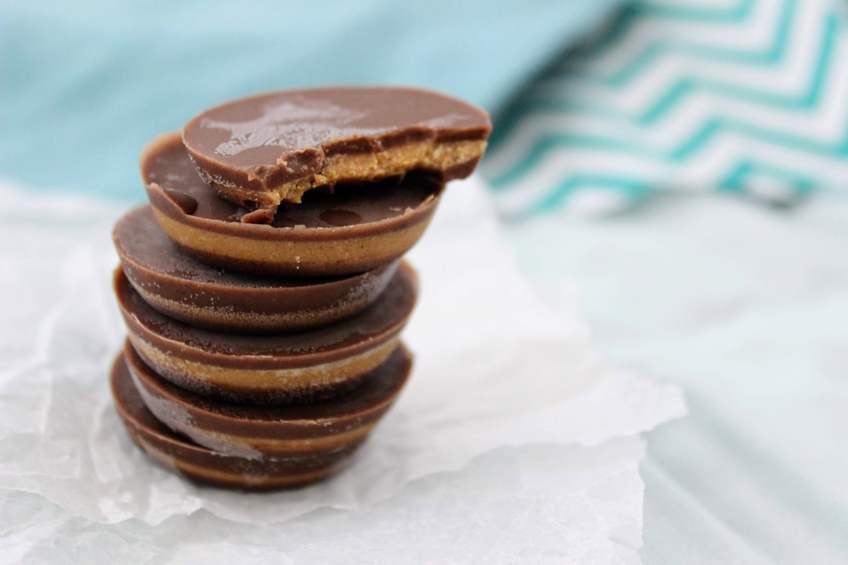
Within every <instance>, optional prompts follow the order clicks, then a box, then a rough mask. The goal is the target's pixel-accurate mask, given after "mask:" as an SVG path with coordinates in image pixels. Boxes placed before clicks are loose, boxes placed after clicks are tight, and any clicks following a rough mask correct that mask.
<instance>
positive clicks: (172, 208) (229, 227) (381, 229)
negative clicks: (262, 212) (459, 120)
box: [139, 132, 445, 242]
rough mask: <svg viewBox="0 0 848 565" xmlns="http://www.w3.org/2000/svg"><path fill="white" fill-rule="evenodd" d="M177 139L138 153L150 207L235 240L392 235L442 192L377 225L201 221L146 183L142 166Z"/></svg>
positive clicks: (160, 140) (165, 138) (424, 215)
mask: <svg viewBox="0 0 848 565" xmlns="http://www.w3.org/2000/svg"><path fill="white" fill-rule="evenodd" d="M176 136H179V134H178V133H176V132H169V133H165V134H161V135H159V136H158V137H156V138H155V139H154V140H153V141H151V142H150V143H148V144H147V145H145V147H144V149H143V150H142V152H141V158H140V160H139V162H140V167H141V176H142V180H143V182H144V187H145V190H146V192H147V195H148V199H149V200H150V203H151V205H152V206H153V207H154V208H157V209H158V210H159V211H160V212H162V213H163V214H166V215H167V216H170V217H171V218H173V219H175V220H177V221H179V222H182V223H184V224H188V225H191V226H193V227H196V228H198V229H201V230H206V231H215V232H218V233H227V234H229V235H233V236H236V237H247V238H253V239H266V240H275V241H291V242H297V241H321V240H324V241H327V240H329V241H338V240H346V239H353V238H358V237H365V236H372V235H380V234H385V233H391V232H393V231H397V230H400V229H402V228H404V227H408V226H410V225H413V224H416V223H419V222H421V221H426V220H427V219H428V215H429V214H432V212H433V211H435V208H436V206H437V205H438V204H439V201H440V200H441V196H442V194H443V193H444V189H445V183H444V182H439V186H438V187H437V188H436V189H434V190H433V193H432V194H431V195H430V196H428V197H426V198H425V199H424V200H423V201H422V202H421V203H420V204H418V205H417V206H415V207H414V208H412V209H411V211H410V212H408V213H404V214H401V215H399V216H392V217H391V218H384V219H382V220H377V221H376V222H365V223H361V224H354V225H350V226H332V227H312V228H309V227H307V228H293V227H286V228H282V227H275V226H271V225H268V224H248V223H241V222H228V221H224V220H218V219H213V218H203V217H200V216H195V215H193V214H186V213H185V212H184V211H183V209H182V208H180V207H179V206H178V205H177V204H176V203H175V202H174V201H173V199H172V198H171V197H170V196H168V194H167V193H166V192H165V188H167V187H165V186H162V185H161V184H159V183H156V182H151V181H149V180H148V179H147V178H146V177H145V174H144V171H145V168H146V167H145V164H146V163H147V161H148V160H150V159H152V158H153V157H154V156H155V155H156V150H157V149H158V148H159V146H161V145H165V144H167V143H171V142H173V140H174V138H175V137H176ZM175 190H176V189H175ZM209 190H210V191H212V192H213V194H214V196H215V197H216V198H220V196H218V195H217V194H215V193H214V189H213V188H212V187H211V186H210V187H209ZM151 193H155V194H156V195H157V196H158V197H159V198H160V199H161V200H163V201H164V202H167V203H168V204H167V206H168V208H169V209H168V210H165V209H163V208H162V207H160V206H157V205H156V204H155V203H154V199H153V198H152V197H151ZM236 226H237V227H236ZM216 228H217V229H216ZM221 228H224V229H221ZM238 232H241V233H238Z"/></svg>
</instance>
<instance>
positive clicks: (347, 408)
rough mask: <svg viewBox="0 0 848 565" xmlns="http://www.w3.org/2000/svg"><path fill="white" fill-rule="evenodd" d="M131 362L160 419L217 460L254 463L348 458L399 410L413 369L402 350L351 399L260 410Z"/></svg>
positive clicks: (133, 358)
mask: <svg viewBox="0 0 848 565" xmlns="http://www.w3.org/2000/svg"><path fill="white" fill-rule="evenodd" d="M124 360H125V362H126V364H127V367H128V368H129V372H130V375H132V379H133V382H134V383H135V386H136V389H137V390H138V392H139V393H140V394H141V397H142V399H143V400H144V404H145V405H146V406H147V409H148V410H149V411H150V412H151V413H152V414H153V415H154V416H155V417H156V419H157V420H159V421H160V422H162V423H163V424H165V425H166V426H167V427H169V428H170V429H171V430H173V431H175V432H177V433H181V434H183V435H185V436H186V437H188V438H190V439H191V440H192V441H193V442H194V443H196V444H198V445H201V446H203V447H206V448H208V449H211V450H213V451H215V452H216V453H220V454H223V455H231V456H234V457H244V458H247V459H254V460H262V459H267V458H283V457H294V456H310V455H311V456H325V455H330V454H332V453H334V452H338V451H342V452H348V451H349V450H350V448H352V447H355V446H356V445H358V444H360V443H361V442H362V441H364V440H365V438H366V436H367V435H368V433H369V432H370V431H371V429H372V428H373V427H374V426H375V425H376V424H377V422H378V421H379V420H380V418H381V417H382V416H383V414H385V413H386V411H387V410H388V409H389V407H390V406H391V405H392V403H394V401H395V399H396V398H397V396H398V394H399V393H400V391H401V389H402V388H403V386H404V384H405V383H406V381H407V378H408V376H409V372H410V368H411V366H412V356H411V354H410V353H409V351H407V350H406V348H405V347H404V346H403V345H399V346H398V347H397V348H396V349H395V350H394V351H393V352H392V354H391V355H389V357H388V359H386V360H385V361H384V362H383V363H381V364H380V365H379V366H378V367H377V368H375V369H374V370H372V371H370V372H369V373H368V374H366V375H365V376H364V377H363V378H362V381H361V383H360V384H359V386H357V387H356V388H355V389H353V390H352V391H350V392H349V393H347V394H344V395H341V396H338V397H335V398H332V399H330V400H326V401H324V402H318V403H314V404H309V405H302V406H301V405H293V406H280V407H260V406H246V405H239V404H227V403H221V402H214V401H210V400H209V399H206V398H204V397H202V396H199V395H197V394H194V393H191V392H188V391H186V390H183V389H181V388H179V387H176V386H174V385H172V384H170V383H169V382H168V381H165V380H164V379H162V378H160V377H159V376H158V375H156V374H155V373H154V372H153V370H152V369H150V368H149V367H148V366H147V365H146V364H145V363H144V361H142V359H141V358H140V357H139V356H138V354H137V353H136V352H135V350H133V348H132V347H130V346H129V345H127V346H126V347H125V348H124Z"/></svg>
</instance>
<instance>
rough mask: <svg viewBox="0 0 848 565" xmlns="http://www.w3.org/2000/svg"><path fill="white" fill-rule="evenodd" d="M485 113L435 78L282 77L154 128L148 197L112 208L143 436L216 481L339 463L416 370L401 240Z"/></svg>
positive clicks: (430, 203)
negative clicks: (406, 83) (322, 80)
mask: <svg viewBox="0 0 848 565" xmlns="http://www.w3.org/2000/svg"><path fill="white" fill-rule="evenodd" d="M490 129H491V126H490V122H489V118H488V116H487V115H486V113H485V112H484V111H482V110H480V109H478V108H476V107H474V106H471V105H469V104H467V103H465V102H462V101H460V100H457V99H454V98H451V97H447V96H444V95H441V94H437V93H434V92H430V91H426V90H420V89H413V88H399V87H338V88H322V89H312V90H297V91H285V92H276V93H271V94H266V95H261V96H256V97H252V98H245V99H242V100H237V101H234V102H231V103H228V104H224V105H222V106H218V107H216V108H212V109H211V110H208V111H206V112H203V113H201V114H200V115H198V116H197V117H195V118H194V119H192V120H191V121H190V122H189V123H188V124H187V125H186V126H185V128H184V129H183V131H182V133H181V134H179V133H173V134H166V135H163V136H161V137H160V138H158V139H156V140H154V141H153V142H152V143H151V144H150V145H148V146H147V147H146V148H145V150H144V152H143V153H142V157H141V174H142V177H143V180H144V184H145V187H146V191H147V195H148V198H149V201H150V203H149V205H145V206H143V207H140V208H136V209H134V210H131V211H130V212H128V213H127V214H125V215H124V216H123V217H122V218H121V219H120V220H119V221H118V223H117V224H116V226H115V229H114V232H113V239H114V242H115V247H116V249H117V251H118V255H119V256H120V259H121V266H120V268H119V269H117V270H116V272H115V277H114V287H115V294H116V296H117V300H118V305H119V307H120V310H121V313H122V315H123V318H124V320H125V322H126V326H127V333H128V337H127V341H126V344H125V346H124V350H123V352H122V353H121V354H120V355H119V356H118V358H117V359H116V360H115V363H114V365H113V368H112V375H111V383H112V392H113V396H114V399H115V404H116V407H117V410H118V413H119V415H120V417H121V419H122V421H123V422H124V424H125V426H126V428H127V430H128V431H129V434H130V436H131V437H132V439H133V440H134V441H135V442H136V443H137V444H138V445H139V446H140V447H141V448H142V449H143V450H144V451H145V452H146V453H147V454H148V455H150V456H151V457H152V458H153V459H155V460H156V461H158V462H159V463H161V464H163V465H165V466H167V467H169V468H172V469H174V470H177V471H179V472H180V473H182V474H184V475H186V476H188V477H190V478H192V479H195V480H198V481H202V482H205V483H211V484H215V485H219V486H225V487H233V488H251V489H268V488H281V487H291V486H298V485H304V484H308V483H311V482H314V481H317V480H320V479H322V478H324V477H327V476H329V475H331V474H333V473H334V472H336V471H338V470H339V469H341V468H342V467H344V465H345V464H346V463H348V462H349V461H350V460H351V457H350V456H351V454H352V453H353V452H354V451H355V450H356V448H357V447H358V446H359V445H361V444H362V442H363V441H365V439H366V437H367V436H368V433H369V432H370V431H371V430H372V429H373V427H374V426H375V425H376V424H377V422H378V421H379V420H380V418H381V417H382V416H383V415H384V414H385V413H386V411H387V410H388V409H389V408H390V407H391V405H392V403H393V402H394V401H395V400H396V398H397V397H398V395H399V394H400V392H401V390H402V389H403V387H404V385H405V383H406V382H407V380H408V378H409V375H410V371H411V368H412V354H411V353H410V351H409V350H408V349H407V348H406V346H405V345H404V344H403V343H402V342H401V339H400V335H401V331H402V330H403V328H404V326H405V325H406V323H407V321H408V320H409V317H410V315H411V314H412V310H413V307H414V305H415V301H416V297H417V294H418V284H417V277H416V275H415V272H414V271H413V269H412V268H411V267H410V266H409V265H408V264H407V263H406V262H404V261H403V260H402V256H403V255H404V253H406V251H408V250H409V249H410V248H411V247H412V246H413V245H414V244H415V243H416V242H417V241H418V239H419V238H420V237H421V235H422V234H423V232H424V230H425V229H426V227H427V225H428V224H429V222H430V220H431V218H432V216H433V213H434V212H435V210H436V207H437V205H438V203H439V199H440V196H441V194H442V191H443V189H444V186H445V183H446V182H448V181H450V180H452V179H456V178H462V177H465V176H468V175H469V174H470V173H471V172H472V171H473V170H474V167H475V166H476V164H477V162H478V161H479V159H480V157H481V156H482V154H483V152H484V150H485V146H486V140H487V138H488V135H489V132H490Z"/></svg>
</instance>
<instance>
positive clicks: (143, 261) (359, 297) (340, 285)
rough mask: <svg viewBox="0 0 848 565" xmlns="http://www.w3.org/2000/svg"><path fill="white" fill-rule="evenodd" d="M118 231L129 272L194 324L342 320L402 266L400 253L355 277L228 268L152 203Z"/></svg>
mask: <svg viewBox="0 0 848 565" xmlns="http://www.w3.org/2000/svg"><path fill="white" fill-rule="evenodd" d="M330 212H332V210H330ZM112 239H113V241H114V243H115V249H116V250H117V251H118V255H119V256H120V258H121V265H122V268H123V270H124V273H125V274H126V276H127V278H128V279H129V281H130V283H132V285H133V287H134V288H135V289H136V290H137V291H138V292H139V293H140V294H141V295H142V297H143V298H144V300H145V301H146V302H147V303H148V304H149V305H151V306H152V307H154V308H156V309H157V310H159V311H160V312H162V313H163V314H165V315H167V316H170V317H172V318H176V319H178V320H181V321H184V322H186V323H188V324H191V325H194V326H199V327H203V328H208V329H215V330H223V331H240V332H251V333H259V332H262V333H268V332H280V331H289V330H302V329H307V328H310V327H316V326H320V325H325V324H329V323H332V322H335V321H338V320H340V319H342V318H345V317H348V316H351V315H353V314H356V313H357V312H359V311H361V310H362V309H363V308H365V307H367V306H368V305H370V304H371V303H372V302H373V301H374V300H375V299H376V298H377V296H379V295H380V293H381V292H382V291H383V290H385V288H386V286H387V285H388V284H389V281H390V280H391V278H392V276H393V275H394V273H395V271H396V269H397V262H396V261H395V262H392V263H389V264H387V265H383V266H382V267H378V268H377V269H374V270H372V271H368V272H365V273H362V274H359V275H354V276H351V277H345V278H323V279H314V280H304V279H285V278H279V277H275V278H271V277H257V276H246V275H242V274H238V273H232V272H228V271H223V270H220V269H217V268H214V267H211V266H208V265H206V264H205V263H202V262H200V261H198V260H197V259H195V258H194V257H193V256H191V255H189V254H187V253H185V252H184V251H182V250H181V249H180V248H179V247H177V246H176V245H175V244H174V243H173V242H172V241H171V240H170V239H169V238H168V236H167V235H166V234H165V233H164V232H163V231H162V229H161V228H160V227H159V224H158V223H157V222H156V220H155V218H154V217H153V212H152V210H151V209H150V206H144V207H140V208H136V209H134V210H131V211H130V212H128V213H126V214H125V215H124V216H123V217H122V218H121V219H120V220H118V223H117V224H116V225H115V229H114V230H113V232H112Z"/></svg>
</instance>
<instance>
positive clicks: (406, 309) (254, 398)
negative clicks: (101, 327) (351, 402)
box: [115, 264, 418, 404]
mask: <svg viewBox="0 0 848 565" xmlns="http://www.w3.org/2000/svg"><path fill="white" fill-rule="evenodd" d="M417 286H418V285H417V279H416V276H415V273H414V271H413V270H412V268H411V267H409V266H408V265H406V264H402V265H401V267H400V268H399V269H398V271H397V273H396V274H395V276H394V277H393V278H392V281H391V282H390V283H389V286H388V288H387V289H386V290H385V292H383V294H382V295H381V296H380V298H379V300H377V302H375V303H374V304H373V305H371V306H370V307H368V308H366V309H365V310H363V311H362V312H361V313H359V314H357V315H355V316H353V317H351V318H348V319H346V320H342V321H340V322H338V323H335V324H333V325H330V326H324V327H321V328H316V329H312V330H308V331H304V332H300V333H295V334H275V335H246V334H230V333H220V332H212V331H209V330H204V329H200V328H196V327H192V326H189V325H187V324H184V323H182V322H179V321H177V320H173V319H171V318H168V317H166V316H163V315H162V314H160V313H159V312H157V311H156V310H154V309H153V308H151V307H150V306H149V305H148V304H147V303H146V302H145V301H144V300H143V299H142V297H141V296H140V295H139V294H138V292H136V291H135V289H133V287H132V285H130V283H129V281H128V280H127V277H126V276H125V275H124V273H123V271H122V270H121V269H118V270H117V271H116V272H115V294H116V295H117V298H118V305H119V307H120V310H121V314H122V315H123V318H124V321H125V322H126V326H127V330H128V337H129V340H130V343H132V346H133V348H134V349H135V350H136V351H137V352H138V354H139V355H140V356H141V358H142V359H144V361H145V363H147V364H148V365H150V366H151V367H152V368H153V369H154V370H155V371H156V373H157V374H159V375H161V376H162V377H163V378H165V379H167V380H169V381H171V382H172V383H174V384H176V385H177V386H180V387H182V388H185V389H188V390H191V391H194V392H197V393H199V394H202V395H205V396H212V397H215V398H219V399H223V400H227V401H233V402H244V403H252V404H283V403H289V402H303V401H313V400H315V399H319V398H325V397H328V396H332V395H335V394H340V393H341V392H344V391H347V390H349V389H350V388H351V387H353V386H354V385H356V384H357V383H358V382H359V380H360V379H361V377H362V376H363V375H365V374H366V373H368V372H369V371H371V370H372V369H374V368H375V367H377V366H378V365H379V364H380V363H382V362H383V361H385V360H386V358H387V357H388V356H389V355H390V354H391V352H392V351H393V350H394V349H395V347H397V344H398V341H399V336H400V332H401V330H402V329H403V327H404V326H405V325H406V322H407V320H408V319H409V316H410V314H411V313H412V309H413V307H414V305H415V300H416V297H417V294H418V289H417Z"/></svg>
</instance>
